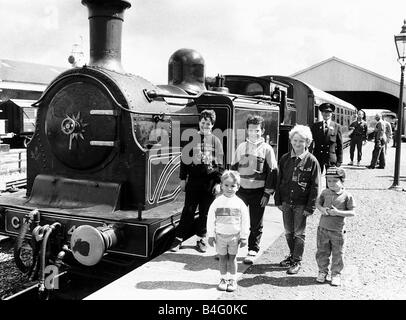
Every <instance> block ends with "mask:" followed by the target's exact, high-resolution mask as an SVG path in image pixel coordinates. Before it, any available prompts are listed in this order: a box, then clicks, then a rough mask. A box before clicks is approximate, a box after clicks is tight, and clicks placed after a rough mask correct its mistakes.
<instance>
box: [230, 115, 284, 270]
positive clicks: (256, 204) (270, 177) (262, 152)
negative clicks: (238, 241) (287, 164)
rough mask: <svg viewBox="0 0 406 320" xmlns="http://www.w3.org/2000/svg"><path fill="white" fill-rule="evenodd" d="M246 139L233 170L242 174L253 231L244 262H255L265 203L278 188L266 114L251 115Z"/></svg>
mask: <svg viewBox="0 0 406 320" xmlns="http://www.w3.org/2000/svg"><path fill="white" fill-rule="evenodd" d="M246 124H247V139H246V141H244V142H242V143H241V144H240V145H239V146H238V147H237V150H236V153H235V159H234V164H233V165H232V169H233V170H237V171H238V172H239V174H240V176H241V187H240V189H239V190H238V192H237V196H239V197H240V198H241V199H242V200H243V201H244V202H245V204H246V205H247V206H248V208H249V212H250V235H249V238H248V255H247V257H246V258H245V259H244V263H246V264H252V263H253V262H254V260H255V258H256V256H257V254H258V251H259V249H260V246H259V244H260V241H261V236H262V228H263V217H264V211H265V206H266V205H267V204H268V201H269V197H270V196H271V194H273V193H274V191H275V186H276V178H277V161H276V157H275V153H274V151H273V148H272V147H271V145H269V144H268V143H266V142H265V140H264V138H263V137H262V136H263V134H264V132H265V124H264V118H262V117H261V116H259V115H249V116H248V118H247V122H246Z"/></svg>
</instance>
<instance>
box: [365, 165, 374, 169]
mask: <svg viewBox="0 0 406 320" xmlns="http://www.w3.org/2000/svg"><path fill="white" fill-rule="evenodd" d="M366 168H367V169H375V167H372V166H366Z"/></svg>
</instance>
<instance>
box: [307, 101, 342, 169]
mask: <svg viewBox="0 0 406 320" xmlns="http://www.w3.org/2000/svg"><path fill="white" fill-rule="evenodd" d="M335 108H336V107H335V105H334V104H331V103H322V104H321V105H320V106H319V110H320V112H321V114H322V116H323V121H318V122H315V123H313V125H312V126H311V130H312V134H313V145H312V148H310V151H311V152H312V153H313V154H314V156H315V157H316V158H317V160H318V161H319V164H320V168H321V172H323V170H324V167H326V168H328V167H331V166H336V167H339V166H341V164H342V162H343V139H342V134H341V126H340V125H339V124H338V123H336V122H334V121H333V120H331V117H332V115H333V112H334V110H335Z"/></svg>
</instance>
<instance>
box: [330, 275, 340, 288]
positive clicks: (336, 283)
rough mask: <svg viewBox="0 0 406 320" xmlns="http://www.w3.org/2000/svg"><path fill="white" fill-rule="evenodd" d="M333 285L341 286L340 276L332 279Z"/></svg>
mask: <svg viewBox="0 0 406 320" xmlns="http://www.w3.org/2000/svg"><path fill="white" fill-rule="evenodd" d="M331 285H332V286H334V287H338V286H341V277H340V276H339V275H336V276H332V277H331Z"/></svg>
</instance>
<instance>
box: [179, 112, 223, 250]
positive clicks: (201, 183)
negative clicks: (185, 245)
mask: <svg viewBox="0 0 406 320" xmlns="http://www.w3.org/2000/svg"><path fill="white" fill-rule="evenodd" d="M215 122H216V113H215V112H214V111H213V110H203V111H202V112H201V113H200V115H199V131H198V132H197V136H196V137H195V136H194V137H193V138H194V139H193V140H192V142H191V145H189V147H190V148H186V147H185V148H183V150H182V159H181V164H180V174H179V178H180V180H181V181H180V187H181V190H182V191H185V192H186V195H185V205H184V207H183V210H182V214H181V217H180V222H179V226H178V228H177V230H176V238H175V240H174V242H173V243H172V246H171V251H173V252H175V251H178V250H179V249H180V247H181V245H182V241H183V239H184V238H185V236H186V235H187V234H188V232H189V231H190V228H191V227H192V224H193V221H194V217H195V213H196V209H197V206H199V218H198V220H197V230H196V235H197V236H198V241H197V243H196V249H197V250H198V251H200V252H206V249H207V244H206V239H205V238H206V232H207V230H206V222H207V213H208V210H209V207H210V205H211V203H212V202H213V200H214V199H215V194H216V192H220V183H221V175H222V173H223V171H224V168H223V156H224V154H223V146H222V144H221V142H220V140H219V138H217V137H216V136H215V135H213V134H212V128H213V126H214V123H215ZM195 138H196V139H195ZM196 141H197V142H196ZM189 151H192V152H191V153H192V154H190V152H189Z"/></svg>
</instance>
